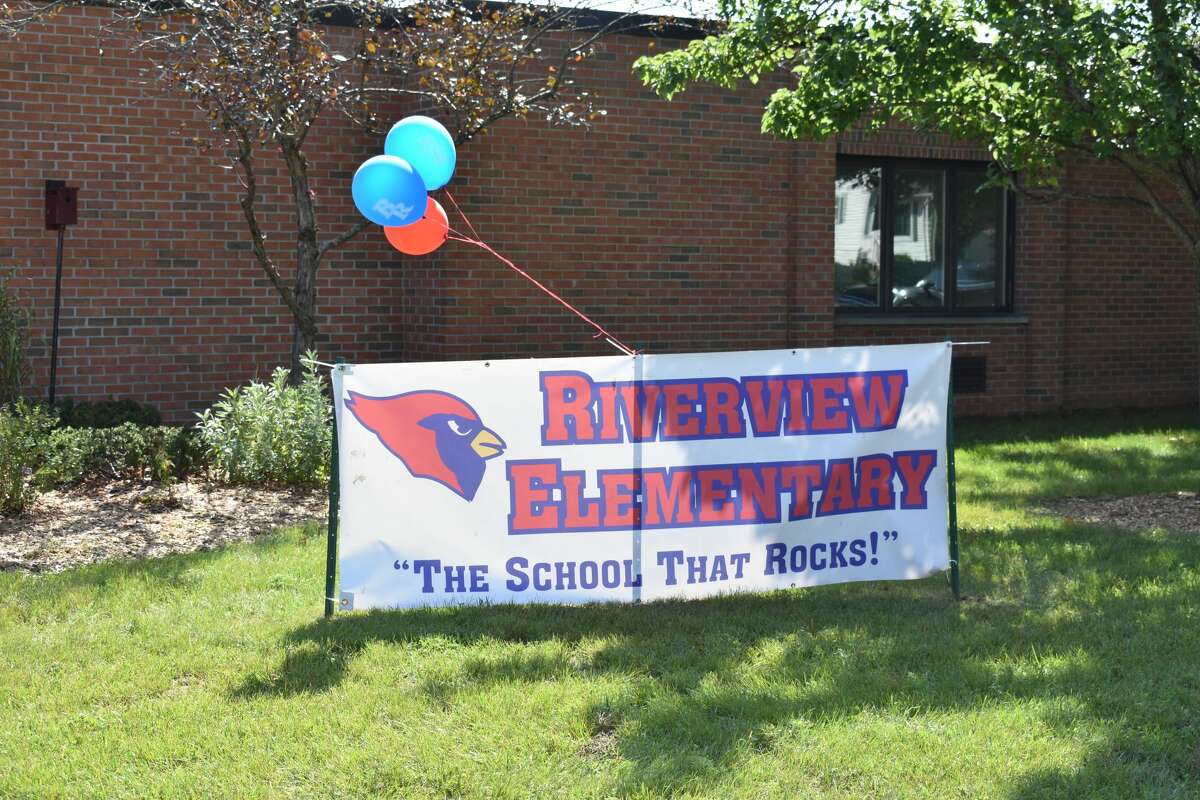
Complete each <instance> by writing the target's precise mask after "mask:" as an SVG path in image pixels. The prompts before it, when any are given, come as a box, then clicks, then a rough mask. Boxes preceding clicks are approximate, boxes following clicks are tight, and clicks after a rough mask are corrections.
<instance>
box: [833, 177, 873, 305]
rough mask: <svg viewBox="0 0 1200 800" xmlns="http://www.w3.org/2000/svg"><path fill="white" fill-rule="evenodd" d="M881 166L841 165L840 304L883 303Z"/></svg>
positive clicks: (837, 230)
mask: <svg viewBox="0 0 1200 800" xmlns="http://www.w3.org/2000/svg"><path fill="white" fill-rule="evenodd" d="M882 186H883V170H882V169H881V168H880V167H856V166H852V165H843V164H839V165H838V172H837V187H836V195H835V196H836V198H837V203H836V212H835V217H834V226H833V263H834V278H833V285H834V292H835V294H836V297H837V304H838V305H839V306H849V307H871V308H878V307H879V245H880V239H879V227H880V225H879V222H880V219H879V216H880V209H879V196H880V191H881V189H882Z"/></svg>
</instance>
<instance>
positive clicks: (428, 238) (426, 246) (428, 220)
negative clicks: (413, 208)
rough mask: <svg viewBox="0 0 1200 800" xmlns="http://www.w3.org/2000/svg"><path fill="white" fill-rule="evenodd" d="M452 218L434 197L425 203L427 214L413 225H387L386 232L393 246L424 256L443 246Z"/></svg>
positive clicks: (406, 252)
mask: <svg viewBox="0 0 1200 800" xmlns="http://www.w3.org/2000/svg"><path fill="white" fill-rule="evenodd" d="M449 230H450V219H449V218H448V217H447V216H446V209H444V208H442V204H441V203H439V202H438V201H437V200H434V199H433V198H432V197H430V198H429V202H427V203H426V204H425V214H424V215H423V216H422V217H421V218H420V219H419V220H417V221H416V222H414V223H412V224H411V225H401V226H400V227H398V228H390V227H385V228H384V229H383V232H384V234H385V235H386V236H387V240H388V241H389V242H390V243H391V245H392V247H394V248H396V249H397V250H399V251H400V252H401V253H404V254H406V255H410V256H423V255H425V254H426V253H432V252H433V251H434V250H437V249H438V248H439V247H441V246H442V243H443V242H445V241H446V237H447V236H448V235H449Z"/></svg>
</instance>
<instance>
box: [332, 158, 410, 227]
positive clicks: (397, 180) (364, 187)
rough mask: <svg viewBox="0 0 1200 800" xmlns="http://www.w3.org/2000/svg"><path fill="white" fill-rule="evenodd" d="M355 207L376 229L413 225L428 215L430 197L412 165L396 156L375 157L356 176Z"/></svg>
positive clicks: (360, 168) (354, 189) (368, 160)
mask: <svg viewBox="0 0 1200 800" xmlns="http://www.w3.org/2000/svg"><path fill="white" fill-rule="evenodd" d="M351 191H352V193H353V194H354V205H356V206H358V210H359V211H361V212H362V215H363V216H364V217H366V218H367V219H369V220H371V222H374V223H375V224H376V225H384V226H388V227H399V226H401V225H410V224H412V223H414V222H416V221H417V220H419V219H420V218H421V216H422V215H423V214H424V213H425V204H426V203H427V202H428V200H429V196H428V194H427V193H426V191H425V182H424V181H423V180H421V176H420V175H419V174H418V173H417V171H416V170H415V169H413V168H412V165H411V164H409V163H408V162H407V161H405V160H404V159H402V158H396V156H375V157H374V158H369V159H367V160H366V161H364V162H363V165H362V166H361V167H359V168H358V172H355V173H354V185H353V186H352V187H351Z"/></svg>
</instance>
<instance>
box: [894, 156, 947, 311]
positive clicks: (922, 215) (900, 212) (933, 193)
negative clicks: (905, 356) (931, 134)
mask: <svg viewBox="0 0 1200 800" xmlns="http://www.w3.org/2000/svg"><path fill="white" fill-rule="evenodd" d="M945 178H946V173H945V172H944V171H942V170H940V169H907V168H901V169H897V170H896V180H895V198H894V205H893V208H895V210H896V211H895V214H896V216H895V223H894V225H893V231H892V264H893V266H892V307H893V308H930V307H941V306H944V305H945V303H946V298H945V286H946V279H945V272H946V269H945V267H946V264H945V245H944V241H945V238H946V237H945V233H944V231H945V220H946V213H945V206H946V186H945V184H946V179H945Z"/></svg>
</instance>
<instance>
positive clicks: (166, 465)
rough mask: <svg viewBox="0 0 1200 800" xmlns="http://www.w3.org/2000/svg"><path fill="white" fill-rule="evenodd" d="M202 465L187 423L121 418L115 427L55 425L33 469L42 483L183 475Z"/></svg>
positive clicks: (170, 477)
mask: <svg viewBox="0 0 1200 800" xmlns="http://www.w3.org/2000/svg"><path fill="white" fill-rule="evenodd" d="M202 465H203V458H202V453H201V451H200V448H199V446H198V443H197V440H196V436H195V432H194V431H193V430H192V429H188V428H167V427H143V426H140V425H135V424H133V423H132V422H126V423H124V424H122V425H118V426H117V427H115V428H59V429H57V430H54V431H51V432H50V434H49V436H47V437H46V439H45V442H44V457H43V459H42V460H41V463H40V466H39V468H38V470H37V472H36V473H35V475H34V480H35V482H36V483H37V484H38V485H39V486H42V487H50V486H68V485H71V484H74V483H79V482H80V481H84V480H94V479H100V480H115V479H117V478H148V479H150V480H155V481H171V480H175V479H182V478H186V477H187V476H188V475H190V474H191V473H193V472H195V471H196V470H197V469H198V468H200V467H201V466H202Z"/></svg>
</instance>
